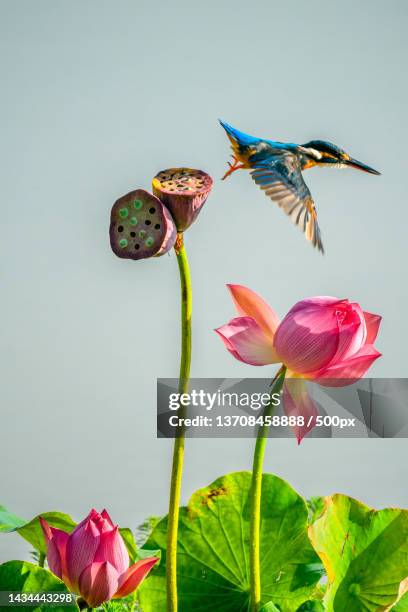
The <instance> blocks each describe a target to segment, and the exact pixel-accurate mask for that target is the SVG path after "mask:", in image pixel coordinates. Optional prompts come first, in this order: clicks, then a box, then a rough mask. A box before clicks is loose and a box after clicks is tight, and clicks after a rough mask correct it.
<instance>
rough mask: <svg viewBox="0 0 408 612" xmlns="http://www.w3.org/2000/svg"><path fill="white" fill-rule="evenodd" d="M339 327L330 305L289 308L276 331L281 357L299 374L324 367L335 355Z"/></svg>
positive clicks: (276, 342) (276, 348)
mask: <svg viewBox="0 0 408 612" xmlns="http://www.w3.org/2000/svg"><path fill="white" fill-rule="evenodd" d="M338 330H339V327H338V322H337V318H336V317H335V315H334V311H333V309H332V308H320V307H316V306H313V305H311V306H309V307H305V308H301V309H298V310H295V311H294V310H293V309H292V310H290V311H289V313H288V314H287V315H286V316H285V318H284V319H283V321H282V322H281V323H280V325H279V327H278V329H277V330H276V332H275V338H274V347H275V350H276V353H277V354H278V355H279V358H280V360H281V361H282V362H283V363H284V364H285V365H286V366H287V367H288V368H289V369H291V370H293V371H294V372H298V373H301V374H303V373H307V372H313V371H314V370H317V369H321V368H322V367H326V366H327V365H328V364H329V363H330V362H331V361H332V359H333V357H334V356H335V354H336V352H337V349H338V343H339V331H338Z"/></svg>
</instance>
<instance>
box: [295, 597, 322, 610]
mask: <svg viewBox="0 0 408 612" xmlns="http://www.w3.org/2000/svg"><path fill="white" fill-rule="evenodd" d="M297 612H324V606H323V604H322V602H321V600H320V599H313V600H311V599H310V600H309V601H305V603H304V604H302V605H301V606H300V608H299V609H298V611H297Z"/></svg>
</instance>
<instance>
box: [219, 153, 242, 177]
mask: <svg viewBox="0 0 408 612" xmlns="http://www.w3.org/2000/svg"><path fill="white" fill-rule="evenodd" d="M227 164H228V165H229V169H228V170H227V171H226V173H225V174H224V176H223V177H222V179H221V180H222V181H224V180H225V179H226V178H227V177H228V176H230V174H232V173H233V172H235V170H240V169H241V168H245V166H244V164H240V163H238V160H237V159H236V157H234V162H233V163H232V164H231V162H227Z"/></svg>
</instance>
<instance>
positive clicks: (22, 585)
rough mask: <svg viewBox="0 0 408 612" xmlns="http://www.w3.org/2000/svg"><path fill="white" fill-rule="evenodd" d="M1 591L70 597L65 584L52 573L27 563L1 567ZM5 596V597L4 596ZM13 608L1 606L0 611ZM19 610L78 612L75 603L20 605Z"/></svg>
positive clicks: (21, 562) (20, 562)
mask: <svg viewBox="0 0 408 612" xmlns="http://www.w3.org/2000/svg"><path fill="white" fill-rule="evenodd" d="M0 591H3V592H4V591H13V592H17V593H20V594H27V595H28V594H30V593H32V594H35V593H55V594H58V593H60V594H62V595H64V594H66V595H70V592H69V590H68V589H67V587H66V586H65V584H64V583H63V582H62V581H61V580H59V579H58V578H56V576H54V574H51V572H49V571H47V570H45V569H43V568H41V567H38V565H33V564H32V563H28V562H26V561H8V562H7V563H3V564H2V565H0ZM3 596H4V595H3ZM13 607H14V606H13ZM11 609H12V608H11V607H9V606H7V605H0V610H4V611H9V610H11ZM18 610H22V611H23V610H26V612H46V611H47V612H48V611H49V610H53V612H78V610H79V608H78V606H77V605H76V603H75V601H73V602H72V603H64V604H58V603H57V602H55V601H54V602H53V603H52V604H50V603H49V604H48V605H47V604H41V603H39V604H37V605H35V604H34V605H32V604H31V605H29V606H24V605H21V604H19V605H18Z"/></svg>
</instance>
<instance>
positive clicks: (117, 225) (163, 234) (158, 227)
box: [109, 189, 177, 259]
mask: <svg viewBox="0 0 408 612" xmlns="http://www.w3.org/2000/svg"><path fill="white" fill-rule="evenodd" d="M109 235H110V243H111V247H112V251H113V252H114V253H115V255H117V256H118V257H122V258H124V259H146V258H147V257H155V256H160V255H164V253H167V252H168V251H169V250H170V249H171V248H172V247H173V246H174V243H175V241H176V237H177V230H176V226H175V224H174V221H173V219H172V217H171V215H170V213H169V211H168V210H167V209H166V207H165V206H164V205H163V204H162V202H160V200H159V199H158V198H156V197H155V196H154V195H152V194H151V193H149V192H148V191H145V190H144V189H136V191H131V192H130V193H128V194H126V195H124V196H122V197H121V198H119V200H116V202H115V204H114V205H113V207H112V212H111V223H110V228H109Z"/></svg>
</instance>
